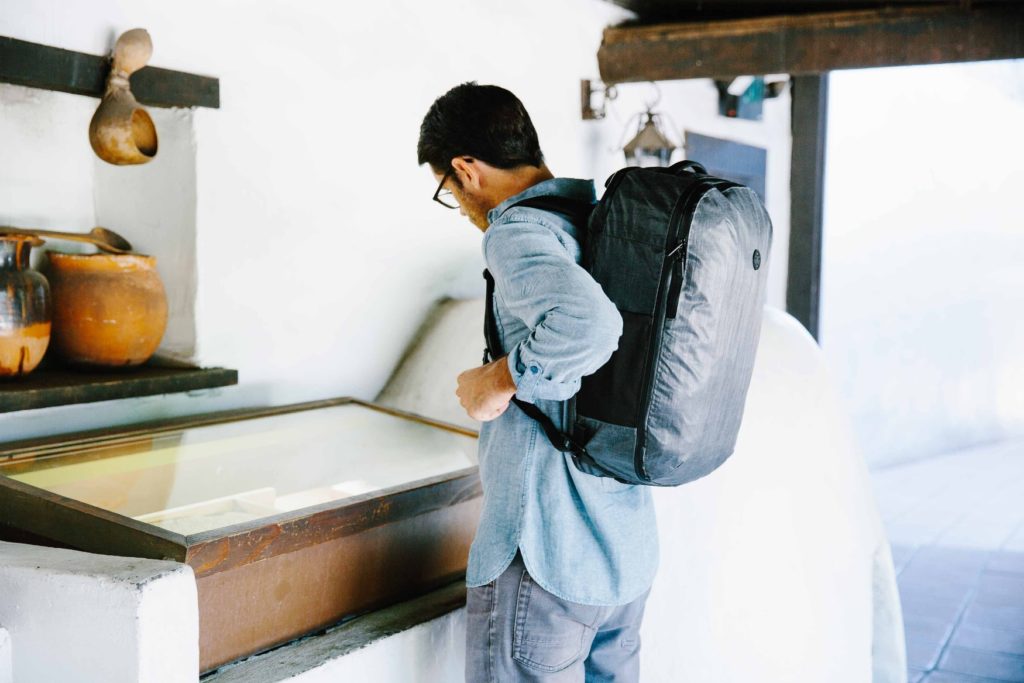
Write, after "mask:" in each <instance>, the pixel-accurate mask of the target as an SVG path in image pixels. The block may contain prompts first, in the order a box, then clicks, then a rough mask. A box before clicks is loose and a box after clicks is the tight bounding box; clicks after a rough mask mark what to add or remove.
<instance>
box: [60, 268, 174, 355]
mask: <svg viewBox="0 0 1024 683" xmlns="http://www.w3.org/2000/svg"><path fill="white" fill-rule="evenodd" d="M49 257H50V268H49V271H48V274H49V276H50V286H51V288H52V290H53V347H54V350H55V351H56V352H57V353H58V354H60V356H62V357H63V358H64V359H65V360H67V361H69V362H72V363H77V364H86V365H106V366H123V365H138V364H140V363H144V362H145V361H146V360H147V359H148V358H149V357H150V356H152V355H153V353H154V352H155V351H156V348H157V346H159V345H160V340H161V339H162V338H163V336H164V329H165V328H166V327H167V295H166V293H165V291H164V285H163V282H161V281H160V276H159V275H158V274H157V271H156V259H155V258H153V257H152V256H142V255H140V254H90V255H81V254H58V253H52V252H51V253H50V254H49Z"/></svg>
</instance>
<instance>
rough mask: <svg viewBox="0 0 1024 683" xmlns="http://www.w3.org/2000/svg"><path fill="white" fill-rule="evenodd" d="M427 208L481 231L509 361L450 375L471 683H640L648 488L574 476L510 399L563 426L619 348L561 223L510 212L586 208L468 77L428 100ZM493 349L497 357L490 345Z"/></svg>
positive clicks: (589, 197)
mask: <svg viewBox="0 0 1024 683" xmlns="http://www.w3.org/2000/svg"><path fill="white" fill-rule="evenodd" d="M418 155H419V163H420V164H421V165H422V164H425V163H426V164H429V165H430V169H431V171H432V172H433V174H434V178H435V180H437V182H438V186H437V191H436V192H435V194H434V199H435V200H437V201H438V202H440V203H442V204H444V205H445V206H448V207H449V208H453V209H454V208H458V209H459V211H460V213H462V214H463V215H464V216H466V217H467V218H468V219H469V220H470V222H471V223H472V224H473V225H475V226H476V227H478V228H479V229H480V230H482V231H484V237H483V253H484V260H485V262H486V264H487V267H488V269H489V270H490V272H491V274H492V276H493V278H494V282H495V296H494V314H495V317H496V321H497V327H498V331H499V336H500V338H501V342H502V346H503V349H504V352H506V353H507V355H506V356H504V357H501V358H498V359H497V360H494V361H492V362H490V363H488V364H486V365H484V366H482V367H477V368H472V369H470V370H466V371H465V372H463V373H461V374H460V375H459V377H458V389H457V391H456V393H457V395H458V397H459V400H460V402H461V404H462V406H463V407H464V408H465V409H466V412H467V413H468V414H469V416H470V417H472V418H474V419H477V420H481V421H482V422H483V424H482V426H481V429H480V445H479V449H480V476H481V480H482V482H483V490H484V498H483V512H482V514H481V518H480V525H479V527H478V529H477V533H476V537H475V538H474V540H473V545H472V548H471V549H470V554H469V566H468V569H467V572H466V584H467V587H468V591H467V605H466V620H467V623H466V680H467V681H468V682H469V683H482V682H487V683H490V682H492V681H493V682H500V683H510V682H517V681H544V682H555V681H557V682H562V681H583V680H586V681H616V682H623V681H636V680H638V677H639V661H638V655H639V647H640V641H639V627H640V621H641V619H642V617H643V609H644V602H645V600H646V598H647V592H648V590H649V588H650V585H651V582H652V580H653V577H654V573H655V569H656V566H657V554H658V549H657V532H656V529H655V524H654V510H653V506H652V502H651V498H650V492H649V490H648V489H647V488H646V487H642V486H631V485H627V484H621V483H619V482H617V481H615V480H614V479H609V478H604V477H596V476H593V475H590V474H586V473H583V472H581V471H580V470H578V469H577V468H576V467H575V466H574V465H573V463H572V459H571V456H570V455H568V454H563V453H561V452H559V451H558V450H556V449H555V448H554V447H553V446H552V445H551V443H550V442H549V441H548V440H547V438H546V437H545V434H544V432H543V430H542V429H541V428H540V425H539V424H538V423H537V422H536V421H534V420H533V419H531V418H530V417H528V416H527V415H526V414H525V413H524V412H523V411H522V410H521V409H520V408H519V407H518V406H515V405H511V406H510V401H511V399H512V397H513V396H516V397H517V398H519V399H521V400H523V401H526V402H529V403H533V404H535V405H536V406H537V407H538V408H540V409H541V410H542V411H543V412H544V413H545V414H546V415H548V416H549V417H550V418H551V419H552V420H554V422H555V424H556V425H557V426H558V427H559V428H561V429H563V430H564V429H566V428H567V426H568V425H566V424H565V416H564V415H563V407H564V401H565V400H566V399H568V398H570V397H571V396H573V395H574V394H575V393H576V392H577V390H578V389H579V387H580V379H581V378H582V377H583V376H585V375H588V374H590V373H593V372H594V371H596V370H597V369H598V368H600V367H601V366H602V365H603V364H604V363H605V362H606V361H607V360H608V358H609V357H610V356H611V354H612V352H613V351H615V349H616V348H617V346H618V339H619V336H620V335H621V333H622V318H621V316H620V315H619V312H618V310H617V309H616V308H615V306H614V305H613V304H612V303H611V301H609V299H608V298H607V297H606V296H605V294H604V292H603V291H602V289H601V287H600V285H598V284H597V283H596V282H595V281H594V279H593V278H592V277H591V276H590V274H589V273H587V272H586V271H585V270H584V269H583V268H581V267H580V266H579V265H578V263H579V258H580V246H579V237H580V236H579V234H578V230H579V228H578V227H577V226H575V225H573V224H572V223H571V222H570V220H569V219H568V217H567V216H565V215H562V214H560V213H555V212H548V211H543V210H540V209H537V208H528V207H521V206H512V205H513V204H514V203H515V202H517V201H520V200H523V199H526V198H530V197H541V196H556V197H565V198H569V199H575V200H582V201H584V202H589V203H593V202H594V186H593V183H592V182H591V181H589V180H587V181H585V180H574V179H568V178H555V177H554V176H553V175H552V173H551V171H550V170H548V167H547V166H546V165H545V163H544V156H543V154H542V153H541V150H540V144H539V143H538V140H537V133H536V131H535V129H534V127H533V123H532V122H531V121H530V117H529V115H528V114H527V113H526V110H525V108H524V107H523V105H522V103H521V102H520V101H519V100H518V99H517V98H516V97H515V95H513V94H512V93H511V92H509V91H507V90H505V89H503V88H499V87H496V86H482V85H477V84H476V83H465V84H463V85H459V86H457V87H455V88H453V89H452V90H450V91H449V92H447V93H446V94H444V95H443V96H441V97H440V98H438V99H437V100H436V101H435V102H434V104H433V105H432V106H431V108H430V110H429V111H428V112H427V115H426V117H425V118H424V120H423V125H422V127H421V128H420V138H419V146H418ZM495 352H497V353H500V352H502V350H501V349H496V350H495Z"/></svg>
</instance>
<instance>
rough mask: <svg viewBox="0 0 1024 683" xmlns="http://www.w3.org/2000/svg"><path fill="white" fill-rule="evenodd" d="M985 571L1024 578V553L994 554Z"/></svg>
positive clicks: (1003, 552)
mask: <svg viewBox="0 0 1024 683" xmlns="http://www.w3.org/2000/svg"><path fill="white" fill-rule="evenodd" d="M985 569H986V570H987V571H990V572H998V573H1000V574H1017V575H1019V576H1021V577H1022V578H1024V552H1009V551H1005V550H1004V551H1002V552H998V553H993V555H992V557H991V558H990V559H989V562H988V565H987V566H986V567H985Z"/></svg>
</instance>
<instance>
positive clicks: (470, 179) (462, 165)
mask: <svg viewBox="0 0 1024 683" xmlns="http://www.w3.org/2000/svg"><path fill="white" fill-rule="evenodd" d="M452 168H454V169H455V175H456V176H457V177H458V179H459V182H460V183H462V186H463V187H470V188H473V189H474V190H479V189H480V188H481V187H483V185H484V178H483V173H482V171H483V169H482V168H481V166H480V162H479V161H477V160H476V159H474V158H473V157H455V158H454V159H452Z"/></svg>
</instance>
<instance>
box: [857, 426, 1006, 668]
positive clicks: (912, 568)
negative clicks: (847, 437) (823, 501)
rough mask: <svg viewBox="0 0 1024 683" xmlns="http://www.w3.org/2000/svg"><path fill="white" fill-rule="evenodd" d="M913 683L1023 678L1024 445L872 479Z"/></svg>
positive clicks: (888, 471)
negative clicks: (893, 565) (886, 537)
mask: <svg viewBox="0 0 1024 683" xmlns="http://www.w3.org/2000/svg"><path fill="white" fill-rule="evenodd" d="M872 481H873V484H874V489H875V495H876V497H877V500H878V505H879V508H880V509H881V511H882V516H883V519H884V520H885V525H886V529H887V530H888V533H889V540H890V542H891V543H892V547H893V556H894V559H895V562H896V571H897V575H898V580H899V585H900V596H901V598H902V601H903V618H904V622H905V624H906V635H907V664H908V666H909V667H910V676H909V680H910V683H995V682H997V681H1001V682H1006V681H1024V440H1018V441H1011V442H1003V443H999V444H992V445H989V446H983V447H978V448H973V449H970V450H967V451H960V452H957V453H952V454H949V455H945V456H941V457H936V458H929V459H927V460H922V461H919V462H915V463H910V464H905V465H898V466H895V467H889V468H885V469H879V470H875V471H874V472H872Z"/></svg>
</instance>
